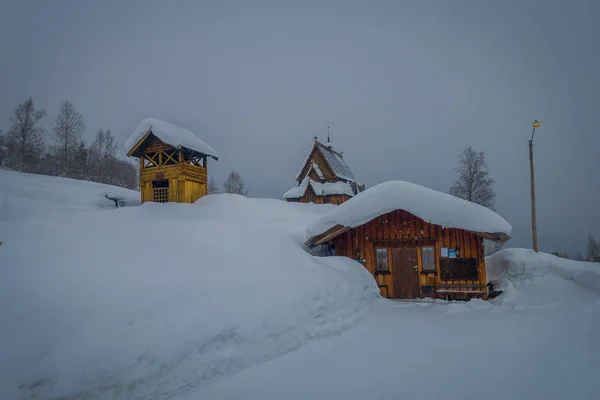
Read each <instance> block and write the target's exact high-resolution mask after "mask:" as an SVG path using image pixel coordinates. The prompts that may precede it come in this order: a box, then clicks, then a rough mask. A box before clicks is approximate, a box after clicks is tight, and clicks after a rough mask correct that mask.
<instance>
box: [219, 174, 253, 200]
mask: <svg viewBox="0 0 600 400" xmlns="http://www.w3.org/2000/svg"><path fill="white" fill-rule="evenodd" d="M223 189H224V190H225V192H226V193H234V194H241V195H243V196H247V195H248V191H247V190H245V189H244V181H243V180H242V177H241V176H240V174H239V173H237V172H236V171H231V173H230V174H229V176H228V177H227V180H226V181H225V183H224V184H223Z"/></svg>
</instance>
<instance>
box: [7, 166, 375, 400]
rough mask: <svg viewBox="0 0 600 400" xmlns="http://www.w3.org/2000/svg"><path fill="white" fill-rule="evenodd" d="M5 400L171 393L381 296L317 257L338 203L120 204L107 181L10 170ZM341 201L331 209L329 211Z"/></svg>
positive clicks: (349, 265) (340, 326)
mask: <svg viewBox="0 0 600 400" xmlns="http://www.w3.org/2000/svg"><path fill="white" fill-rule="evenodd" d="M0 182H2V185H0V240H2V241H4V244H3V245H2V247H0V309H1V310H2V313H0V354H1V357H0V399H34V398H43V399H51V398H69V399H91V398H93V399H164V398H168V397H172V396H176V395H178V394H182V393H187V392H189V390H191V389H195V390H198V389H200V388H202V387H203V386H205V385H207V384H208V383H210V382H211V381H213V380H214V379H215V378H220V377H221V378H222V377H226V376H229V375H231V374H233V373H235V372H237V371H239V370H241V369H243V368H245V367H248V366H250V365H253V364H255V363H259V362H263V361H265V360H268V359H270V358H273V357H276V356H279V355H282V354H285V353H288V352H290V351H292V350H294V349H298V348H299V347H301V346H302V345H304V344H306V343H308V342H310V341H311V340H314V339H320V338H325V337H327V336H330V335H334V334H339V333H341V332H343V331H345V330H347V329H349V328H350V327H352V326H353V325H354V324H356V322H357V321H358V320H359V319H360V318H361V317H363V316H364V315H365V314H366V311H367V310H368V307H369V306H370V304H371V303H372V302H373V301H374V300H375V299H376V298H377V296H378V289H377V287H376V285H375V283H374V281H373V279H372V277H371V276H370V275H369V274H368V272H367V271H366V270H365V269H364V268H362V267H361V266H360V265H359V264H357V263H355V262H352V261H350V260H348V259H344V258H340V257H337V258H318V257H312V256H310V255H309V254H308V253H306V252H305V251H304V250H303V248H302V243H303V241H304V240H305V230H306V224H308V223H310V222H311V221H313V220H314V219H315V218H317V217H318V216H319V214H320V213H322V212H324V211H326V210H327V209H328V206H315V205H305V204H291V203H285V202H283V201H279V200H266V199H250V198H245V197H242V196H237V195H215V196H206V197H204V198H202V199H201V200H200V201H198V202H197V203H195V204H171V203H170V204H151V203H149V204H144V205H142V206H136V207H124V208H120V209H112V208H111V204H112V203H111V202H110V201H109V200H106V199H105V198H104V197H103V196H104V193H105V192H106V191H108V190H110V191H113V192H114V193H116V194H117V195H119V196H122V197H124V198H126V199H127V200H128V203H129V204H130V205H135V204H136V201H137V204H139V193H137V192H132V191H128V190H125V189H119V188H114V187H108V186H106V185H98V184H94V183H89V182H81V181H74V180H70V179H62V178H53V177H43V176H36V175H28V174H19V173H14V172H6V171H0ZM331 207H333V206H331Z"/></svg>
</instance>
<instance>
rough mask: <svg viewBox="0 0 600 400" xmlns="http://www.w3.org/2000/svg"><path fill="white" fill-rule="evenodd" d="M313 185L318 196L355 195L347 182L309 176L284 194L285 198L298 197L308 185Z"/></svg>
mask: <svg viewBox="0 0 600 400" xmlns="http://www.w3.org/2000/svg"><path fill="white" fill-rule="evenodd" d="M309 185H310V186H311V187H312V189H313V191H314V192H315V194H316V195H317V196H329V195H334V194H346V195H348V196H350V197H352V196H354V191H353V190H352V186H351V185H350V184H349V183H347V182H341V181H340V182H324V183H320V182H315V181H314V180H312V179H310V178H309V177H306V178H304V180H303V181H302V182H301V183H300V185H298V186H294V187H293V188H291V189H290V190H288V191H287V192H285V193H284V194H283V198H284V199H298V198H300V197H302V196H304V194H305V193H306V190H307V189H308V186H309Z"/></svg>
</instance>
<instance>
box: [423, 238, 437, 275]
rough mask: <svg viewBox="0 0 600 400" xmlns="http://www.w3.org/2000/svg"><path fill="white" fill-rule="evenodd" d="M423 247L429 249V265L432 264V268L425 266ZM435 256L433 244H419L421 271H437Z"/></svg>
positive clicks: (428, 272)
mask: <svg viewBox="0 0 600 400" xmlns="http://www.w3.org/2000/svg"><path fill="white" fill-rule="evenodd" d="M424 249H431V265H432V266H433V268H425V251H424ZM428 252H429V251H428ZM436 257H437V252H436V246H434V245H426V246H421V273H424V274H432V273H436V272H437V265H436ZM428 259H429V257H428Z"/></svg>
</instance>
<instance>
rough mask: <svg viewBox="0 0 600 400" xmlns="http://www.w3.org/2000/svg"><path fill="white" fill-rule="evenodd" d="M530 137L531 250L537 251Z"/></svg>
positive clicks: (531, 143) (530, 141) (530, 143)
mask: <svg viewBox="0 0 600 400" xmlns="http://www.w3.org/2000/svg"><path fill="white" fill-rule="evenodd" d="M533 132H534V133H535V128H533ZM531 137H532V139H530V140H529V171H530V173H531V235H532V239H533V251H535V252H536V253H537V252H538V241H537V223H536V216H535V177H534V173H533V135H531Z"/></svg>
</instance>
